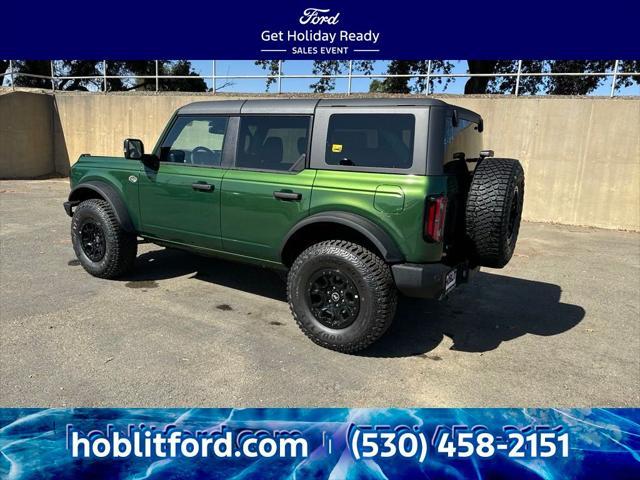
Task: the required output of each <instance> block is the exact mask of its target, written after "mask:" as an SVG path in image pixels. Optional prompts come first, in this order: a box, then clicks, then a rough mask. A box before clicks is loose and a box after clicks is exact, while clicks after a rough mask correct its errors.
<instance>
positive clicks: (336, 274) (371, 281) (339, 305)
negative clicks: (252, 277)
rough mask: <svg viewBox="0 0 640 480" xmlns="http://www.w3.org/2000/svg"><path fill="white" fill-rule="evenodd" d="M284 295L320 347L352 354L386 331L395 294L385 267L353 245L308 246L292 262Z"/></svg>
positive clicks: (387, 269)
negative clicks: (285, 294)
mask: <svg viewBox="0 0 640 480" xmlns="http://www.w3.org/2000/svg"><path fill="white" fill-rule="evenodd" d="M287 297H288V300H289V306H290V308H291V312H292V313H293V317H294V318H295V320H296V323H297V324H298V326H299V327H300V329H301V330H302V332H303V333H304V334H305V335H306V336H307V337H309V338H310V339H311V340H313V341H314V342H315V343H317V344H318V345H320V346H322V347H325V348H329V349H331V350H337V351H340V352H345V353H350V352H356V351H358V350H362V349H364V348H366V347H368V346H369V345H371V344H372V343H373V342H375V341H376V340H377V339H378V338H380V337H381V336H382V335H383V334H384V332H385V331H386V330H387V329H388V328H389V326H390V325H391V322H392V321H393V317H394V315H395V311H396V304H397V290H396V288H395V285H394V282H393V277H392V275H391V270H390V268H389V266H388V265H387V264H386V263H385V262H384V261H383V260H382V259H381V258H380V257H378V256H377V255H375V254H374V253H372V252H370V251H369V250H367V249H366V248H364V247H362V246H360V245H357V244H355V243H351V242H347V241H344V240H329V241H325V242H321V243H317V244H315V245H312V246H311V247H309V248H307V249H306V250H305V251H303V252H302V253H301V254H300V255H299V256H298V258H296V260H295V262H294V263H293V265H292V267H291V270H289V275H288V278H287Z"/></svg>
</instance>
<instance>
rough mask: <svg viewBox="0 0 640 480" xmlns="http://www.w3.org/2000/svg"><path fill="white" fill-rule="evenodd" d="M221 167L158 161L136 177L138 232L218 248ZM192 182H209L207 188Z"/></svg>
mask: <svg viewBox="0 0 640 480" xmlns="http://www.w3.org/2000/svg"><path fill="white" fill-rule="evenodd" d="M224 172H225V170H224V169H222V168H212V167H197V166H192V165H184V164H178V163H161V164H160V167H159V168H158V170H157V171H156V170H153V169H151V168H146V167H145V168H144V169H143V171H142V172H140V178H139V180H138V183H139V185H140V186H139V189H140V217H141V223H142V228H141V232H142V233H143V234H145V235H149V236H152V237H157V238H161V239H163V240H168V241H171V242H179V243H182V244H187V245H196V246H198V247H202V248H209V249H219V248H220V245H221V242H220V191H221V188H220V187H221V184H222V177H223V175H224ZM193 184H208V185H211V186H212V189H211V190H210V191H206V190H197V189H195V188H194V187H193Z"/></svg>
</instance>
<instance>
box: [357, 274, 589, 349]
mask: <svg viewBox="0 0 640 480" xmlns="http://www.w3.org/2000/svg"><path fill="white" fill-rule="evenodd" d="M561 293H562V289H561V288H560V287H559V286H558V285H554V284H551V283H544V282H536V281H532V280H523V279H520V278H513V277H507V276H503V275H495V274H493V273H486V272H479V273H477V274H476V275H475V276H474V277H473V280H472V283H471V284H470V285H464V286H462V287H460V288H459V289H458V290H456V291H454V292H453V293H452V294H451V295H450V296H449V298H448V299H447V300H444V301H441V302H438V301H436V300H420V299H415V298H407V297H401V298H400V301H399V304H398V310H397V314H396V319H395V321H394V323H393V324H392V325H391V327H390V328H389V330H388V331H387V333H386V334H385V335H384V336H383V337H382V338H381V339H380V340H379V341H378V342H376V343H375V344H373V345H372V346H371V347H369V348H368V349H366V350H363V351H362V352H360V353H359V355H362V356H370V357H408V356H418V355H422V356H426V354H428V353H429V352H430V351H431V350H433V349H434V348H436V347H437V346H438V345H439V344H440V343H441V342H442V340H443V338H444V336H447V337H449V338H450V339H451V340H452V342H453V346H452V347H451V350H456V351H461V352H486V351H489V350H494V349H496V348H498V347H499V346H500V344H501V343H502V342H508V341H509V340H513V339H515V338H518V337H521V336H523V335H526V334H533V335H539V336H544V337H546V336H551V335H559V334H561V333H563V332H566V331H568V330H570V329H572V328H573V327H575V326H576V325H577V324H578V323H580V321H581V320H582V319H583V318H584V315H585V310H584V309H583V308H582V307H580V306H578V305H571V304H567V303H562V302H561V301H560V296H561ZM428 358H431V359H433V360H439V358H438V357H437V356H429V357H428Z"/></svg>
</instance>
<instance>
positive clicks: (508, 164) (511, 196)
mask: <svg viewBox="0 0 640 480" xmlns="http://www.w3.org/2000/svg"><path fill="white" fill-rule="evenodd" d="M523 200H524V171H523V170H522V166H521V165H520V162H518V160H513V159H510V158H485V159H484V160H482V161H481V162H480V163H479V164H478V166H477V167H476V169H475V171H474V174H473V179H472V180H471V186H470V188H469V196H468V198H467V207H466V215H465V217H466V220H465V224H466V233H467V237H468V238H469V240H470V243H471V250H472V259H473V260H474V261H475V262H476V263H477V264H478V265H482V266H485V267H493V268H502V267H504V266H505V265H506V264H507V263H508V262H509V260H510V259H511V256H512V255H513V251H514V249H515V247H516V240H517V239H518V232H519V230H520V219H521V217H522V203H523Z"/></svg>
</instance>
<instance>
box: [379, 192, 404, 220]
mask: <svg viewBox="0 0 640 480" xmlns="http://www.w3.org/2000/svg"><path fill="white" fill-rule="evenodd" d="M373 206H374V207H375V209H376V210H378V211H379V212H383V213H400V212H402V210H403V209H404V192H403V191H402V188H400V187H398V186H397V185H378V186H377V187H376V193H375V195H374V197H373Z"/></svg>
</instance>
